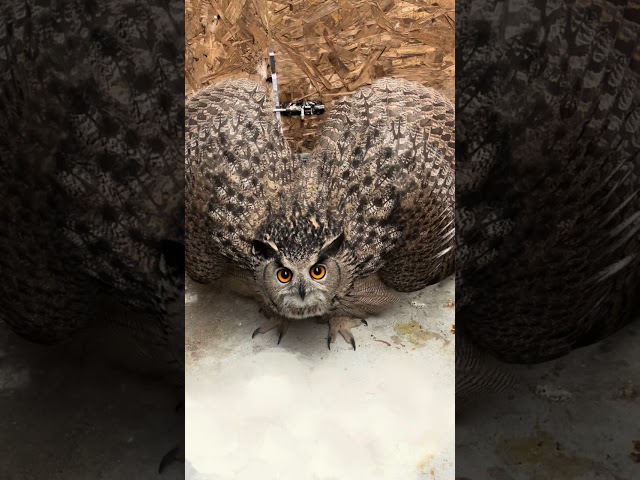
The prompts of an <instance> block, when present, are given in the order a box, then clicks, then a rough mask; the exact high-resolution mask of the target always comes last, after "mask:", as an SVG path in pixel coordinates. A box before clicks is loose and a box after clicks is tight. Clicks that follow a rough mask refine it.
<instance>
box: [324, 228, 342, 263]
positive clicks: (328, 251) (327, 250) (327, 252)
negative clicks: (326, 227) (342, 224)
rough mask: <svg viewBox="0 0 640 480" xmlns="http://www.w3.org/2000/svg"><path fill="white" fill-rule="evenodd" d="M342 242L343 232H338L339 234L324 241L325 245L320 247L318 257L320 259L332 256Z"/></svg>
mask: <svg viewBox="0 0 640 480" xmlns="http://www.w3.org/2000/svg"><path fill="white" fill-rule="evenodd" d="M343 243H344V232H342V233H340V235H338V236H337V237H336V238H334V239H333V240H331V241H330V242H328V243H326V244H325V246H324V247H322V250H320V255H319V258H320V259H321V260H320V261H322V260H324V259H325V258H329V257H333V256H334V255H335V254H336V253H338V251H339V250H340V248H341V247H342V244H343Z"/></svg>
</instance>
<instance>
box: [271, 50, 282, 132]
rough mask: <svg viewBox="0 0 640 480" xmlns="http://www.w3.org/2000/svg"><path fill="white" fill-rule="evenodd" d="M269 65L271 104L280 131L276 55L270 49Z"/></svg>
mask: <svg viewBox="0 0 640 480" xmlns="http://www.w3.org/2000/svg"><path fill="white" fill-rule="evenodd" d="M269 65H271V82H272V83H271V84H272V85H273V103H274V104H275V106H276V120H277V121H278V126H279V127H280V130H282V125H281V123H280V112H279V111H277V108H278V107H280V100H279V99H278V76H277V75H276V54H275V52H274V51H273V49H271V51H270V52H269Z"/></svg>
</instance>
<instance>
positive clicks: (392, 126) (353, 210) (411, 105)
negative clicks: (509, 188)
mask: <svg viewBox="0 0 640 480" xmlns="http://www.w3.org/2000/svg"><path fill="white" fill-rule="evenodd" d="M454 141H455V138H454V117H453V106H452V104H451V103H450V102H449V101H448V100H447V99H446V98H445V97H443V96H442V95H441V94H439V93H438V92H437V91H435V90H433V89H431V88H427V87H424V86H422V85H419V84H417V83H414V82H409V81H407V80H403V79H390V78H386V79H381V80H378V81H376V82H375V83H374V84H373V85H372V86H370V87H366V88H362V89H360V90H359V91H357V92H356V93H355V94H354V95H352V96H349V97H346V98H344V99H341V100H340V101H338V102H336V104H335V107H334V110H333V111H332V112H331V115H330V117H329V119H328V120H327V123H326V125H325V127H324V130H323V132H322V135H321V138H320V141H319V144H318V147H317V148H316V150H315V152H314V154H313V156H312V158H311V160H310V165H309V167H310V168H309V170H308V174H307V176H306V184H305V189H306V191H307V192H308V195H309V196H310V197H313V198H314V200H315V201H317V202H318V204H320V205H324V208H325V209H326V211H327V212H329V213H328V215H331V212H334V213H333V215H334V216H335V215H336V214H337V215H340V216H341V217H342V218H346V219H348V222H347V223H344V224H343V230H344V233H345V237H346V241H347V242H348V244H349V246H350V248H351V250H352V251H353V255H354V257H355V258H354V264H355V265H357V274H358V275H361V276H362V275H367V274H369V273H372V272H374V271H379V270H381V271H382V273H383V281H384V282H385V283H387V284H388V285H389V286H391V287H393V288H395V289H397V290H402V291H407V290H417V289H420V288H423V287H424V286H426V285H428V284H429V283H433V282H435V281H438V280H440V279H442V278H444V276H446V275H447V274H450V273H452V271H453V244H454V235H453V228H454V225H453V223H454V216H453V215H454V212H453V204H454V148H453V147H454Z"/></svg>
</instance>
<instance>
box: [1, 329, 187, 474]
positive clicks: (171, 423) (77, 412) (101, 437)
mask: <svg viewBox="0 0 640 480" xmlns="http://www.w3.org/2000/svg"><path fill="white" fill-rule="evenodd" d="M95 347H96V343H95V342H92V340H91V338H87V337H86V336H80V337H78V338H76V339H75V340H74V341H73V342H70V343H69V344H66V345H60V346H56V347H45V346H42V345H36V344H33V343H30V342H27V341H25V340H23V339H22V338H20V337H18V336H17V335H15V334H13V333H12V332H11V331H9V329H8V328H7V326H6V325H5V324H4V323H3V322H0V412H2V413H1V414H0V445H1V447H0V450H1V451H2V457H1V459H0V479H2V480H42V479H47V480H88V479H91V480H98V479H100V480H123V479H126V480H137V479H144V480H147V479H149V480H152V479H161V480H178V479H182V478H184V467H183V465H182V464H181V463H173V464H172V465H170V466H169V467H168V468H167V470H166V471H165V472H164V473H163V475H161V476H160V475H158V466H159V464H160V460H161V459H162V457H163V456H164V455H165V454H166V453H167V452H168V451H169V450H170V449H171V448H173V447H175V446H176V444H177V443H178V442H179V439H180V438H181V437H182V428H183V425H182V423H181V421H180V418H179V415H177V414H176V411H175V407H176V404H177V400H176V399H177V398H179V397H178V396H177V395H176V390H175V389H174V388H171V387H169V386H167V384H166V382H163V383H161V382H159V381H157V380H153V379H150V378H149V377H147V376H140V375H136V374H133V373H131V372H130V371H128V370H123V369H121V368H119V367H116V366H114V365H113V363H112V362H111V361H110V359H109V358H108V357H106V356H103V353H104V352H102V351H101V350H100V349H99V348H95ZM180 414H181V413H180Z"/></svg>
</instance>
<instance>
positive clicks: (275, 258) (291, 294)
mask: <svg viewBox="0 0 640 480" xmlns="http://www.w3.org/2000/svg"><path fill="white" fill-rule="evenodd" d="M343 243H344V233H341V234H340V235H338V236H333V237H331V238H329V239H328V240H327V241H326V242H325V243H324V245H323V246H322V247H321V248H320V249H318V250H317V251H314V252H307V253H305V254H303V255H295V256H294V255H287V249H281V248H279V247H278V245H276V244H275V243H274V242H272V241H261V240H254V241H253V251H254V254H255V255H256V256H257V257H259V258H260V260H261V261H260V262H258V264H257V266H256V270H255V271H254V275H255V278H256V281H257V284H258V287H259V289H260V292H261V294H262V295H263V297H264V300H265V302H266V303H267V304H268V305H270V306H271V308H273V309H274V310H275V311H276V312H277V313H278V314H279V315H282V316H283V317H286V318H289V319H301V318H309V317H318V316H323V315H325V314H326V313H328V312H329V311H330V309H331V306H332V301H333V299H334V298H335V296H336V294H337V293H338V292H340V291H341V290H342V289H343V287H344V285H345V283H346V282H347V281H348V279H347V277H348V272H347V271H345V270H346V269H345V268H341V263H342V261H341V257H340V250H341V248H342V245H343Z"/></svg>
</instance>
